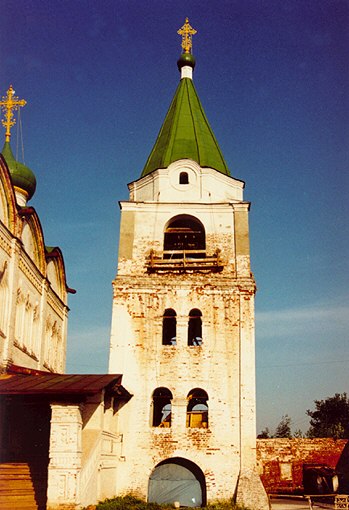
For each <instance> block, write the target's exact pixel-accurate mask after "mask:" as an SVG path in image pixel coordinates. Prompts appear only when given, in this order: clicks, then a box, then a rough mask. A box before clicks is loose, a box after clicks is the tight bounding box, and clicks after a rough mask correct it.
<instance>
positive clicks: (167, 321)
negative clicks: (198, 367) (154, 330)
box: [162, 308, 177, 345]
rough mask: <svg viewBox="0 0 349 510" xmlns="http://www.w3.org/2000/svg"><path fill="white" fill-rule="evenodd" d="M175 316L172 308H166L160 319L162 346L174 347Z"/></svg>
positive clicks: (175, 341) (175, 340)
mask: <svg viewBox="0 0 349 510" xmlns="http://www.w3.org/2000/svg"><path fill="white" fill-rule="evenodd" d="M176 317H177V314H176V312H175V311H174V310H172V308H166V310H165V313H164V315H163V317H162V345H176V343H177V339H176V334H177V333H176V329H177V318H176Z"/></svg>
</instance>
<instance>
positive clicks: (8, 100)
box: [0, 85, 27, 142]
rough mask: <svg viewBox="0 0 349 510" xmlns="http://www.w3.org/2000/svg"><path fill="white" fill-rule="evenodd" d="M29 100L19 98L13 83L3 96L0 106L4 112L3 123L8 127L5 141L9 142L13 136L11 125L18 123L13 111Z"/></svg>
mask: <svg viewBox="0 0 349 510" xmlns="http://www.w3.org/2000/svg"><path fill="white" fill-rule="evenodd" d="M26 104H27V102H26V101H25V100H24V99H18V97H17V96H15V91H14V90H13V87H12V85H10V88H9V89H8V91H7V95H6V96H2V98H1V101H0V107H1V109H2V111H3V113H4V117H5V118H4V119H1V122H2V125H3V126H4V127H5V128H6V133H5V141H6V142H9V141H10V137H11V127H12V126H14V125H15V124H16V119H15V118H14V117H13V112H14V111H16V110H18V109H19V108H20V106H25V105H26Z"/></svg>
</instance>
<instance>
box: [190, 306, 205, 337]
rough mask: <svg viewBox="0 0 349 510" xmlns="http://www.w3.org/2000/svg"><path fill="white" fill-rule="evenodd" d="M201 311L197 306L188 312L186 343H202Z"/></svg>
mask: <svg viewBox="0 0 349 510" xmlns="http://www.w3.org/2000/svg"><path fill="white" fill-rule="evenodd" d="M201 317H202V313H201V311H200V310H198V309H197V308H193V309H192V310H190V312H189V322H188V345H202V319H201Z"/></svg>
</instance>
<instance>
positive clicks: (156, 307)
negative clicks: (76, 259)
mask: <svg viewBox="0 0 349 510" xmlns="http://www.w3.org/2000/svg"><path fill="white" fill-rule="evenodd" d="M181 171H186V172H188V174H189V184H188V185H179V184H178V182H179V181H178V178H179V174H180V172H181ZM183 186H184V187H183ZM185 187H186V188H185ZM129 188H130V197H131V200H130V202H122V203H121V210H122V216H121V226H120V247H119V260H118V275H117V277H116V279H115V281H114V283H113V289H114V297H113V312H112V332H111V344H110V359H109V371H110V372H114V373H122V374H123V384H124V385H125V387H126V388H127V389H128V391H130V393H132V394H133V397H132V399H131V401H130V402H129V403H128V404H127V405H126V406H125V407H124V408H123V409H121V411H120V412H119V430H120V432H121V433H122V434H123V438H124V441H123V456H122V457H123V466H122V469H119V470H118V477H117V492H118V493H127V492H133V493H136V494H137V495H138V496H141V497H146V496H147V490H148V481H149V476H150V474H151V472H152V470H153V469H154V468H155V467H156V465H157V464H158V463H159V462H161V461H163V460H166V459H171V458H174V457H180V458H183V459H187V460H190V461H192V462H194V463H195V464H196V465H197V466H198V467H199V468H200V469H201V470H202V471H203V473H204V475H205V480H206V487H207V498H208V500H214V499H218V498H228V497H232V496H233V495H234V493H235V490H236V488H237V485H238V479H239V476H241V475H242V473H243V479H244V489H243V491H242V492H243V493H246V486H247V485H248V483H247V482H246V480H248V479H249V476H248V473H252V475H251V477H250V478H251V482H252V480H253V483H254V482H255V478H254V474H253V473H254V468H255V464H256V451H255V437H256V431H255V360H254V294H255V283H254V278H253V275H252V274H251V271H250V257H249V234H248V210H249V204H248V203H245V202H243V197H242V188H243V184H242V183H241V181H236V180H234V179H231V178H229V177H226V176H224V175H222V174H220V173H219V172H216V171H214V170H211V169H200V168H199V167H198V165H197V164H196V163H194V162H192V161H187V160H182V161H180V162H176V163H174V164H173V165H171V166H170V167H169V169H167V170H165V169H163V170H157V171H155V172H153V173H152V174H150V175H148V176H146V177H144V178H143V179H141V180H139V181H136V182H135V183H131V184H130V185H129ZM178 215H188V216H193V217H195V218H197V219H198V220H200V222H201V223H202V224H203V225H204V228H205V233H206V254H207V255H210V254H211V253H213V252H214V251H215V250H216V249H217V248H218V249H219V250H220V254H221V258H222V260H223V269H222V270H221V271H219V272H213V271H210V270H209V271H197V270H195V269H194V270H192V271H189V272H183V271H182V272H181V271H171V270H170V271H167V272H164V273H159V272H156V271H155V272H148V271H147V266H146V261H147V257H148V255H149V252H150V250H154V251H155V252H157V251H159V252H161V250H163V239H164V230H165V228H166V226H167V224H168V222H169V220H170V219H171V218H173V217H175V216H178ZM167 308H172V309H173V310H175V311H176V314H177V335H176V338H177V343H176V345H174V346H172V345H171V346H169V345H162V317H163V314H164V311H165V309H167ZM193 308H197V309H199V310H200V311H201V313H202V337H203V342H202V345H201V346H188V345H187V330H188V320H189V317H188V316H189V311H190V310H191V309H193ZM158 387H165V388H168V389H169V390H170V391H171V393H172V395H173V399H172V421H171V427H169V428H166V427H165V428H160V427H153V426H152V416H151V415H152V394H153V391H154V390H155V389H156V388H158ZM194 388H200V389H202V390H204V391H205V392H206V393H207V394H208V398H209V400H208V409H209V419H208V428H188V427H187V426H186V410H187V404H188V400H187V396H188V394H189V392H190V390H192V389H194ZM241 479H242V478H241ZM251 487H252V485H251ZM258 490H259V489H258ZM257 492H258V491H257ZM240 500H241V501H242V499H241V498H240ZM258 508H259V510H261V509H262V508H264V507H263V506H260V507H258Z"/></svg>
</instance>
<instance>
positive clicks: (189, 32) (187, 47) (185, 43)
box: [177, 18, 197, 53]
mask: <svg viewBox="0 0 349 510" xmlns="http://www.w3.org/2000/svg"><path fill="white" fill-rule="evenodd" d="M196 33H197V31H196V30H195V29H194V28H193V27H192V26H190V25H189V19H188V18H185V23H184V25H183V26H182V28H180V29H179V30H178V31H177V34H179V35H181V36H182V48H183V51H184V53H191V48H192V46H193V44H192V40H191V39H192V36H193V35H194V34H196Z"/></svg>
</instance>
